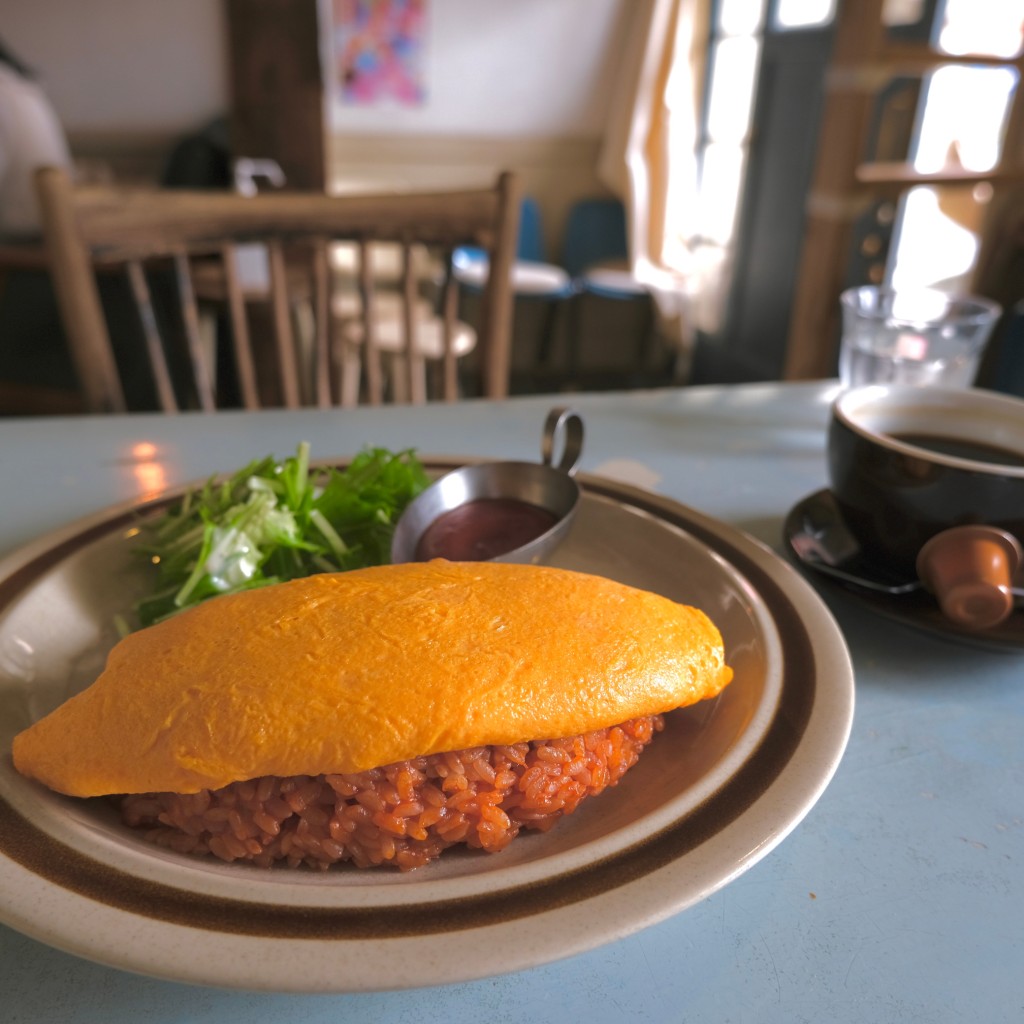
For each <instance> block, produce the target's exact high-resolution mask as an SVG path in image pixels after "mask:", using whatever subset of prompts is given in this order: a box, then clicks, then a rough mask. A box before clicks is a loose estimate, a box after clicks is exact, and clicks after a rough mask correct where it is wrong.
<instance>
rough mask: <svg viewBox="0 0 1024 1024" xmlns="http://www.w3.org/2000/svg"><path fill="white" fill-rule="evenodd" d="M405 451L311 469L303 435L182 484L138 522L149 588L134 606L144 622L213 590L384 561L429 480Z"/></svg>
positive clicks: (374, 452) (367, 454) (372, 452)
mask: <svg viewBox="0 0 1024 1024" xmlns="http://www.w3.org/2000/svg"><path fill="white" fill-rule="evenodd" d="M429 483H430V479H429V477H428V476H427V473H426V470H424V468H423V466H422V464H421V463H420V462H419V460H418V459H417V458H416V456H415V454H414V453H413V452H412V451H411V450H407V451H403V452H397V453H394V452H390V451H388V450H387V449H384V448H367V449H365V450H364V451H362V452H361V453H360V454H359V455H358V456H356V458H355V459H354V460H353V461H352V462H351V463H350V464H349V465H348V466H347V467H346V468H345V469H327V470H323V471H321V470H312V469H311V468H310V465H309V444H308V442H303V443H302V444H300V445H299V447H298V451H297V452H296V454H295V455H293V456H291V457H290V458H287V459H285V460H284V461H281V462H279V461H277V460H276V459H275V458H274V457H273V456H267V457H266V458H264V459H258V460H256V461H254V462H252V463H250V464H249V465H248V466H245V467H243V468H242V469H240V470H238V472H236V473H235V474H234V475H233V476H231V477H229V478H228V479H225V480H223V481H217V480H216V479H214V478H211V479H210V480H208V481H207V482H206V483H205V484H204V485H203V486H202V487H199V488H197V489H195V490H192V491H189V492H188V493H187V494H185V496H184V497H183V498H182V499H181V501H179V502H177V503H176V504H175V505H174V506H172V507H171V508H170V509H169V510H168V511H167V512H166V513H165V514H164V515H162V516H161V517H159V518H158V519H156V520H154V521H153V522H151V523H147V524H146V525H144V526H142V527H141V533H142V538H141V551H142V553H143V554H144V555H145V557H146V558H147V559H149V561H150V562H152V563H153V565H154V566H155V575H156V589H155V592H154V593H152V594H151V595H149V596H148V597H145V598H143V599H142V600H141V601H139V602H138V603H137V604H136V606H135V611H136V614H137V616H138V620H139V624H140V625H141V626H149V625H152V624H153V623H154V622H158V621H159V620H160V619H164V618H167V617H168V616H170V615H174V614H176V613H177V612H179V611H181V610H183V609H185V608H190V607H192V606H193V605H196V604H199V603H200V602H201V601H204V600H206V599H207V598H209V597H214V596H216V595H217V594H228V593H234V592H236V591H240V590H247V589H250V588H253V587H262V586H266V585H268V584H271V583H280V582H282V581H284V580H291V579H295V578H297V577H299V576H310V575H312V574H314V573H318V572H338V571H340V570H346V569H359V568H363V567H365V566H369V565H382V564H384V563H386V562H388V561H390V552H391V534H392V532H393V531H394V527H395V524H396V523H397V521H398V517H399V516H400V515H401V514H402V511H403V509H404V508H405V506H406V505H407V504H408V503H409V502H410V501H411V500H412V499H413V498H414V497H416V495H417V494H419V493H420V491H422V490H423V489H424V488H425V487H426V486H427V485H428V484H429Z"/></svg>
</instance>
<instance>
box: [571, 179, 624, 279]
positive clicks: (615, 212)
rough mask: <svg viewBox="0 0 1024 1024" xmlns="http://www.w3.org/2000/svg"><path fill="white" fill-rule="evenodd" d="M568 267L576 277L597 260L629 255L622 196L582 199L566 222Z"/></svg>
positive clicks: (575, 205)
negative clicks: (617, 197)
mask: <svg viewBox="0 0 1024 1024" xmlns="http://www.w3.org/2000/svg"><path fill="white" fill-rule="evenodd" d="M564 247H565V252H564V255H563V260H562V261H563V264H564V266H565V269H566V270H567V271H568V272H569V273H570V274H571V275H572V276H573V277H576V276H578V275H579V274H581V273H583V271H584V270H586V269H587V268H588V267H591V266H593V265H594V264H595V263H601V262H604V261H607V260H619V259H625V257H626V256H627V255H628V241H627V236H626V210H625V207H624V206H623V205H622V202H621V201H620V200H618V199H613V198H609V199H605V198H599V199H581V200H579V201H578V202H576V203H574V204H573V206H572V207H571V208H570V210H569V215H568V217H567V218H566V224H565V242H564Z"/></svg>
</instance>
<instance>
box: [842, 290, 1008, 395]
mask: <svg viewBox="0 0 1024 1024" xmlns="http://www.w3.org/2000/svg"><path fill="white" fill-rule="evenodd" d="M840 305H841V307H842V313H843V334H842V342H841V344H840V348H839V378H840V381H841V382H842V384H843V386H844V387H848V388H849V387H856V386H858V385H860V384H916V385H924V386H932V387H970V386H971V385H972V384H973V383H974V378H975V376H976V375H977V372H978V364H979V362H980V360H981V355H982V352H983V351H984V349H985V345H986V343H987V342H988V338H989V335H990V334H991V333H992V328H993V326H994V325H995V323H996V320H998V318H999V315H1000V313H1001V312H1002V310H1001V308H1000V307H999V306H998V305H997V304H996V303H995V302H991V301H989V300H988V299H983V298H979V297H978V296H974V295H963V296H956V295H947V294H946V293H944V292H940V291H937V290H935V289H928V288H924V289H919V290H915V291H896V290H894V289H891V288H881V287H877V286H875V285H864V286H863V287H859V288H849V289H847V290H846V291H845V292H843V294H842V295H841V296H840Z"/></svg>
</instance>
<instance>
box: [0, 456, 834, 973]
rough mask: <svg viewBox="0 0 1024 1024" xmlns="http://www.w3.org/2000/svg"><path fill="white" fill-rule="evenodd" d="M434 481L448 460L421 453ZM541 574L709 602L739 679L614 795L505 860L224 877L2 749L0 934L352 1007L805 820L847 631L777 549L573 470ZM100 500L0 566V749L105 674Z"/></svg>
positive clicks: (109, 551) (239, 868)
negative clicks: (566, 519)
mask: <svg viewBox="0 0 1024 1024" xmlns="http://www.w3.org/2000/svg"><path fill="white" fill-rule="evenodd" d="M428 461H431V462H432V465H433V466H434V467H435V468H436V469H443V468H450V467H449V463H448V462H447V460H428ZM578 479H579V480H580V482H581V483H582V484H583V486H584V501H583V503H582V505H581V509H580V513H579V516H578V519H577V521H576V523H574V525H573V529H572V532H571V534H570V536H569V538H568V539H567V540H566V542H565V543H564V544H563V546H562V547H561V548H560V549H559V550H558V552H557V555H556V557H555V558H553V559H552V561H553V562H554V563H556V564H558V565H561V566H564V567H566V568H573V569H582V570H587V571H590V572H595V573H599V574H603V575H606V576H609V577H612V578H615V579H618V580H621V581H622V582H624V583H628V584H633V585H637V586H641V587H646V588H648V589H650V590H655V591H660V592H661V593H664V594H666V595H667V596H669V597H672V598H674V599H677V600H680V601H685V602H688V603H691V604H696V605H699V606H701V607H703V608H704V609H705V610H706V611H707V612H708V613H709V614H710V615H711V616H712V618H713V619H714V620H715V621H716V622H717V623H718V625H719V627H720V628H721V630H722V633H723V636H724V638H725V644H726V650H727V657H728V660H729V662H730V663H731V664H732V666H733V668H734V670H735V680H734V682H733V683H732V685H731V686H729V687H728V688H727V689H726V690H725V691H724V692H723V693H722V694H721V695H720V696H719V697H718V698H717V699H715V700H714V701H709V702H705V703H703V704H700V705H697V706H695V707H693V708H689V709H684V710H680V711H676V712H673V713H671V714H670V715H668V716H667V720H666V728H665V730H664V732H662V733H661V734H659V735H658V736H657V737H656V738H655V740H654V742H653V743H652V744H651V746H650V747H649V748H648V750H647V751H646V752H645V753H644V755H643V757H642V758H641V759H640V761H639V763H638V764H637V766H636V767H635V768H634V769H633V770H632V771H631V772H630V773H629V774H628V775H627V776H626V777H625V778H624V779H623V780H622V782H621V783H620V784H619V785H618V786H616V787H614V788H611V789H609V790H606V791H605V793H603V794H602V795H600V796H599V797H596V798H592V799H591V800H588V801H585V802H584V803H583V805H582V806H581V807H580V809H579V810H578V811H577V812H576V814H574V815H572V816H571V817H568V818H566V819H564V820H563V821H562V822H561V823H560V824H559V825H558V826H556V827H555V828H554V829H553V830H552V831H550V832H548V833H545V834H533V835H522V836H520V838H518V839H517V840H516V841H515V842H514V843H512V845H511V846H510V847H509V848H508V849H506V850H505V851H504V852H502V853H500V854H495V855H488V854H483V853H478V852H471V851H457V850H452V851H449V852H447V853H446V854H445V855H444V856H443V857H442V858H441V859H440V860H439V861H437V862H436V863H434V864H432V865H429V866H427V867H425V868H421V869H419V870H417V871H413V872H410V873H407V874H400V873H397V872H391V871H388V870H373V871H358V870H356V869H350V868H346V867H340V868H336V869H333V870H331V871H329V872H325V873H321V872H313V871H305V870H289V869H274V870H269V871H267V870H262V869H258V868H254V867H252V866H249V865H227V864H221V863H218V862H215V861H212V860H205V859H190V858H187V857H184V856H179V855H176V854H173V853H171V852H169V851H163V850H160V849H157V848H155V847H152V846H149V845H148V844H146V843H145V842H144V841H143V840H141V839H140V838H138V837H137V836H136V835H133V834H132V833H130V832H129V831H128V830H127V829H125V828H123V827H122V826H121V825H120V824H119V823H118V821H117V819H116V818H115V816H114V815H113V814H112V813H111V811H110V808H109V806H108V805H107V804H106V803H105V802H103V801H76V800H71V799H67V798H64V797H60V796H58V795H56V794H53V793H50V792H49V791H47V790H45V789H43V788H42V787H40V786H37V785H36V784H34V783H30V782H29V781H27V780H25V779H22V778H21V777H20V776H19V775H17V773H15V772H14V770H13V767H12V766H11V762H10V757H9V754H5V755H4V756H3V757H2V758H0V888H2V890H3V892H4V900H3V903H2V906H0V919H2V920H3V921H4V922H5V923H7V924H9V925H11V926H12V927H14V928H17V929H19V930H21V931H23V932H25V933H27V934H29V935H32V936H34V937H35V938H37V939H40V940H41V941H43V942H47V943H50V944H51V945H54V946H57V947H60V948H62V949H65V950H69V951H71V952H73V953H76V954H78V955H81V956H84V957H87V958H90V959H94V960H97V961H100V962H103V963H107V964H112V965H114V966H118V967H122V968H125V969H128V970H132V971H137V972H142V973H145V974H150V975H155V976H159V977H165V978H171V979H176V980H180V981H187V982H194V983H205V984H212V985H218V986H227V987H239V988H246V989H270V990H277V991H305V992H344V991H358V990H382V989H397V988H404V987H412V986H425V985H432V984H441V983H448V982H456V981H463V980H469V979H473V978H479V977H483V976H487V975H491V974H497V973H501V972H505V971H512V970H518V969H522V968H526V967H531V966H534V965H537V964H541V963H545V962H548V961H551V960H555V959H558V958H560V957H565V956H569V955H572V954H575V953H579V952H582V951H583V950H586V949H589V948H592V947H594V946H597V945H600V944H602V943H605V942H609V941H611V940H614V939H617V938H620V937H623V936H625V935H628V934H630V933H632V932H635V931H637V930H638V929H640V928H643V927H646V926H648V925H651V924H653V923H654V922H656V921H659V920H661V919H664V918H666V917H668V916H669V915H672V914H675V913H678V912H679V911H682V910H684V909H685V908H687V907H689V906H691V905H692V904H694V903H696V902H697V901H699V900H701V899H703V898H704V897H706V896H708V895H710V894H711V893H712V892H714V891H715V890H717V889H718V888H720V887H721V886H723V885H725V884H726V883H728V882H729V881H730V880H731V879H733V878H735V877H736V876H737V875H739V874H740V873H741V872H743V871H744V870H746V869H747V868H749V867H750V866H751V865H753V864H754V863H756V862H757V861H758V860H759V859H760V858H762V857H764V856H765V855H766V854H767V853H768V852H769V851H770V850H772V849H773V848H774V847H775V846H776V845H777V844H778V843H779V842H781V841H782V839H783V838H784V837H785V836H786V835H787V834H788V833H789V832H790V831H791V830H792V829H793V828H794V827H795V826H796V825H797V823H798V822H799V821H800V820H801V819H802V818H803V816H804V815H805V814H806V813H807V811H808V810H809V809H810V808H811V806H812V805H813V804H814V802H815V801H816V800H817V799H818V797H819V796H820V794H821V792H822V791H823V789H824V788H825V786H826V785H827V783H828V781H829V779H830V778H831V777H832V774H833V772H834V771H835V768H836V766H837V764H838V762H839V758H840V756H841V754H842V752H843V749H844V747H845V744H846V741H847V737H848V735H849V730H850V724H851V720H852V713H853V676H852V670H851V666H850V660H849V656H848V653H847V650H846V646H845V644H844V642H843V639H842V636H841V634H840V632H839V630H838V628H837V626H836V625H835V623H834V621H833V620H832V618H831V616H830V614H829V612H828V611H827V610H826V608H825V606H824V604H823V603H822V602H821V600H820V599H819V598H818V597H817V595H816V594H815V592H814V590H813V589H812V588H811V587H810V586H809V585H808V584H807V583H806V582H805V581H804V580H803V579H802V578H801V577H800V575H799V574H798V573H797V572H796V571H795V570H794V569H792V568H791V567H790V566H788V565H787V564H786V563H785V562H784V561H782V560H781V559H779V558H778V557H777V556H775V555H774V554H773V553H772V552H771V551H769V550H768V549H767V548H766V547H764V546H762V545H761V544H759V543H758V542H756V541H754V540H752V539H750V538H749V537H747V536H745V535H743V534H740V533H738V532H737V531H735V530H733V529H731V528H730V527H728V526H725V525H723V524H721V523H719V522H716V521H714V520H712V519H709V518H707V517H705V516H702V515H700V514H698V513H696V512H694V511H692V510H690V509H687V508H684V507H682V506H680V505H678V504H676V503H674V502H672V501H669V500H667V499H663V498H659V497H656V496H654V495H651V494H648V493H646V492H642V491H638V490H634V489H632V488H628V487H625V486H623V485H619V484H615V483H612V482H609V481H607V480H602V479H599V478H594V477H589V478H588V477H586V476H582V475H581V476H580V477H578ZM157 504H158V503H151V504H150V505H147V506H142V507H136V508H128V507H122V508H117V509H113V510H111V511H109V512H107V513H105V514H102V515H100V516H97V517H94V518H92V519H90V520H89V521H87V522H84V523H79V524H77V525H74V526H72V527H69V528H67V529H65V530H63V531H62V532H60V533H59V534H58V535H54V536H50V537H48V538H45V539H43V540H41V541H39V542H37V543H36V544H34V545H32V546H31V547H29V548H27V549H24V550H23V551H21V552H20V553H18V554H17V555H15V556H13V557H11V558H9V559H7V560H6V561H5V562H3V563H2V564H0V723H2V724H0V748H2V749H3V750H4V751H9V750H10V742H11V738H12V737H13V735H14V734H15V733H16V732H17V731H19V730H20V729H22V728H24V727H25V726H26V725H28V724H29V722H31V721H32V720H34V719H35V718H37V717H39V716H40V715H42V714H44V713H46V712H47V711H48V710H49V709H50V708H52V707H54V706H56V704H58V703H59V702H60V701H62V700H63V699H65V698H66V697H67V696H68V695H69V694H70V693H71V692H73V691H75V690H77V689H78V688H80V687H81V686H83V685H86V684H87V683H88V682H89V681H91V679H92V678H93V677H94V676H95V675H96V673H97V671H98V670H99V667H100V665H101V663H102V659H103V656H104V654H105V652H106V650H107V649H108V648H109V646H110V645H111V643H112V642H113V640H114V630H113V627H112V624H111V623H112V618H113V616H114V614H115V613H116V612H117V611H118V610H120V609H123V608H124V607H125V606H126V604H130V602H131V601H132V599H133V598H134V596H135V594H136V592H137V591H138V588H139V586H140V579H139V569H138V565H137V563H136V562H135V561H134V560H133V558H132V553H131V547H132V544H133V540H132V532H133V531H132V527H133V524H134V523H135V522H136V521H137V517H138V515H140V514H143V515H145V514H147V513H150V512H152V511H154V510H155V508H156V507H157Z"/></svg>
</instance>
